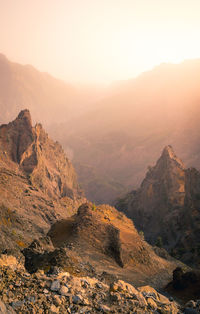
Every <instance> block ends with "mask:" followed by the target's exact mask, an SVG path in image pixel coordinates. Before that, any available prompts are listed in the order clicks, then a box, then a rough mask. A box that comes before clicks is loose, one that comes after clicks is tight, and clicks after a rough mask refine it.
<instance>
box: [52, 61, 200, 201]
mask: <svg viewBox="0 0 200 314" xmlns="http://www.w3.org/2000/svg"><path fill="white" fill-rule="evenodd" d="M199 86H200V60H193V61H187V62H184V63H182V64H180V65H170V64H163V65H161V66H159V67H157V68H155V69H153V70H152V71H149V72H146V73H144V74H142V75H140V76H139V77H138V78H136V79H134V80H130V81H127V82H124V83H123V84H121V85H119V86H118V87H117V89H116V90H115V92H114V91H113V92H112V94H110V96H109V97H107V98H104V99H103V100H102V101H101V102H100V103H99V104H98V108H97V107H96V109H94V111H93V112H91V113H90V114H86V115H83V116H82V118H81V119H77V120H75V121H74V120H73V122H72V124H70V126H69V127H67V126H64V125H63V129H67V132H66V134H67V136H66V135H65V138H64V136H61V135H60V137H59V140H60V141H62V143H63V145H64V147H67V146H70V147H71V148H72V150H73V153H74V154H73V156H74V164H75V165H78V168H77V169H78V174H79V176H80V178H81V183H82V184H83V188H84V189H85V191H86V195H88V196H89V198H90V199H92V200H94V201H97V202H103V201H110V200H111V199H113V198H114V197H115V196H116V195H117V194H121V193H122V192H123V188H129V189H130V186H131V187H132V188H133V187H137V186H138V185H139V183H140V182H141V180H142V177H143V176H144V175H145V172H146V169H147V167H148V166H149V165H151V164H152V163H153V162H154V160H155V159H156V156H157V154H158V152H159V151H160V150H161V149H162V147H163V146H166V145H168V144H169V143H170V144H172V145H173V147H174V148H175V149H176V151H177V152H178V154H180V155H181V156H182V158H183V160H184V162H185V163H186V165H187V166H195V167H197V168H199V167H200V158H199V157H200V150H199V147H200V146H199V131H200V130H199V121H198V117H199V110H200V109H199V108H200V107H199V104H200V90H199ZM55 133H56V130H55ZM80 165H81V166H80ZM88 167H89V169H91V171H90V173H89V174H88V175H87V171H86V169H87V168H88ZM92 172H93V173H92ZM94 178H95V179H94ZM98 181H99V184H98ZM111 182H115V184H114V183H112V186H111V184H110V183H111ZM91 191H93V195H92V193H91ZM108 191H109V196H110V198H109V196H108Z"/></svg>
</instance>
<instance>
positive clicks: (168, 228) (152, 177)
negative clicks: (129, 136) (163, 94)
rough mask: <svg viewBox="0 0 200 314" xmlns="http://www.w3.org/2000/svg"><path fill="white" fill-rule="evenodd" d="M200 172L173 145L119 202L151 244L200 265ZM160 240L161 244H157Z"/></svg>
mask: <svg viewBox="0 0 200 314" xmlns="http://www.w3.org/2000/svg"><path fill="white" fill-rule="evenodd" d="M199 195H200V173H199V172H198V171H197V170H196V169H194V168H189V169H186V167H185V166H184V164H183V163H182V161H181V160H180V159H179V158H178V157H177V156H176V155H175V153H174V151H173V149H172V147H171V146H167V147H165V148H164V150H163V152H162V155H161V157H160V158H159V159H158V161H157V163H156V165H155V166H154V167H149V170H148V172H147V174H146V177H145V179H144V180H143V182H142V184H141V186H140V188H139V189H138V190H136V191H132V192H130V193H129V194H128V195H127V196H126V197H125V198H122V199H120V200H118V201H117V204H116V206H117V208H118V209H120V210H122V211H124V212H125V213H126V214H127V215H128V216H129V217H131V218H132V219H133V220H134V223H135V225H136V227H137V229H138V230H142V231H143V232H144V235H145V239H146V240H147V241H149V242H150V243H151V244H158V245H159V246H162V245H163V246H164V247H165V248H166V249H168V251H169V252H170V253H172V254H174V255H175V256H176V257H177V258H181V259H182V260H183V261H184V262H187V263H190V264H192V265H196V266H199V262H200V253H199V252H200V251H199V236H200V202H199ZM158 242H159V243H158Z"/></svg>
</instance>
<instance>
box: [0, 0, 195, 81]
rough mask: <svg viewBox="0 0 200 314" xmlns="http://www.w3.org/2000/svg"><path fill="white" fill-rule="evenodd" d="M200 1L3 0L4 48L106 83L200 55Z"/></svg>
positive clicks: (59, 71)
mask: <svg viewBox="0 0 200 314" xmlns="http://www.w3.org/2000/svg"><path fill="white" fill-rule="evenodd" d="M199 37H200V0H0V52H1V53H3V54H5V55H6V56H7V57H8V58H9V59H10V60H11V61H15V62H18V63H22V64H31V65H33V66H35V67H36V68H37V69H39V70H41V71H45V72H49V73H50V74H52V75H54V76H55V77H57V78H61V79H63V80H65V81H68V82H78V83H90V84H91V83H94V84H98V83H99V84H100V83H101V84H102V83H103V84H104V83H106V84H107V83H111V82H113V81H118V80H124V79H129V78H133V77H136V76H137V75H138V74H140V73H141V72H144V71H147V70H149V69H151V68H153V67H154V66H155V65H158V64H160V63H163V62H171V63H179V62H181V61H183V60H185V59H193V58H200V40H199Z"/></svg>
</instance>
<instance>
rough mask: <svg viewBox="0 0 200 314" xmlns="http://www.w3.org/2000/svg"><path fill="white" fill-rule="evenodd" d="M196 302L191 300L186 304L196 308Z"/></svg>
mask: <svg viewBox="0 0 200 314" xmlns="http://www.w3.org/2000/svg"><path fill="white" fill-rule="evenodd" d="M196 305H197V304H196V302H195V301H193V300H190V301H188V302H187V303H186V304H185V307H190V308H192V309H195V308H196Z"/></svg>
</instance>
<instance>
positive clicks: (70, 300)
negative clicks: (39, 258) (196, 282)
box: [0, 265, 182, 314]
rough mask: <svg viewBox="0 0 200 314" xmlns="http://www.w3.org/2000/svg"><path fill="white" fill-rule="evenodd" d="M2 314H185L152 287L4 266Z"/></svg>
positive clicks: (1, 268) (0, 268)
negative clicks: (33, 271)
mask: <svg viewBox="0 0 200 314" xmlns="http://www.w3.org/2000/svg"><path fill="white" fill-rule="evenodd" d="M0 275H1V278H2V279H1V284H0V299H1V300H2V301H1V300H0V311H1V313H13V314H14V313H34V312H35V313H138V314H140V313H154V312H155V311H156V310H157V311H158V313H173V314H176V313H182V311H181V307H180V305H179V304H178V303H176V302H175V301H173V300H169V299H168V298H167V297H165V296H164V295H162V294H161V293H158V292H157V291H156V290H155V289H153V288H152V287H151V286H140V287H139V288H136V287H135V286H134V285H133V284H130V283H128V282H125V281H123V280H118V279H115V280H113V281H112V282H107V281H105V280H104V279H100V278H97V276H96V274H93V276H90V277H88V276H83V275H81V274H80V275H79V276H77V275H76V276H74V275H73V274H71V273H69V272H66V271H63V270H61V269H60V270H59V269H58V270H57V272H54V273H50V272H49V271H46V272H45V271H38V272H36V273H34V274H29V273H27V271H26V270H25V269H24V268H23V266H22V265H21V267H20V265H18V267H16V269H14V270H13V269H11V268H9V267H8V266H4V265H1V266H0Z"/></svg>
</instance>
